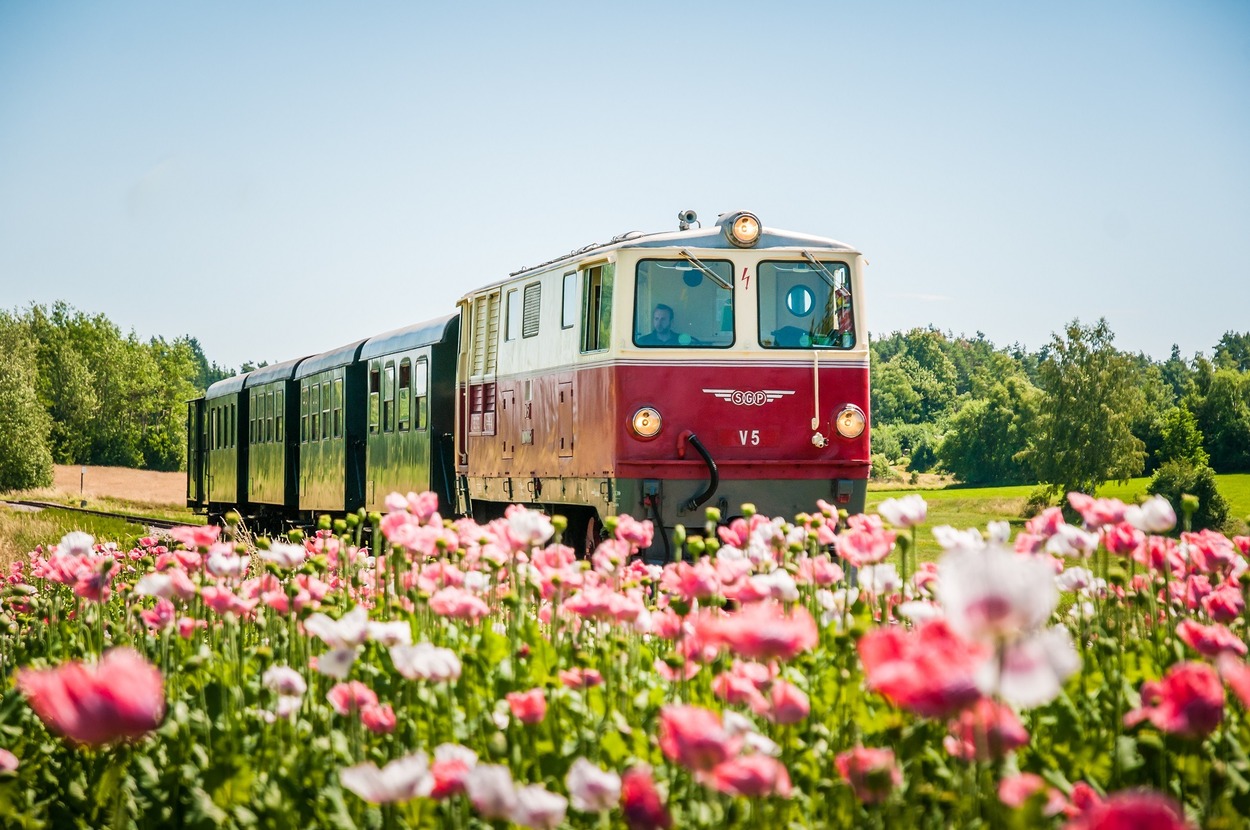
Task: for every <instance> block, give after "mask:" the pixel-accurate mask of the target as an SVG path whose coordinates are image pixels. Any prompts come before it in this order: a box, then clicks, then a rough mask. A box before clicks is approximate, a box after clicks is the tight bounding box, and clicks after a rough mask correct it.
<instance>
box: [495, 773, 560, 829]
mask: <svg viewBox="0 0 1250 830" xmlns="http://www.w3.org/2000/svg"><path fill="white" fill-rule="evenodd" d="M515 796H516V804H515V806H514V808H513V811H512V815H511V816H509V818H510V819H511V820H512V822H513V823H514V824H518V825H520V826H521V827H533V828H535V829H536V830H554V828H555V827H557V826H558V825H560V824H562V823H563V822H564V816H565V813H567V812H568V809H569V800H568V799H567V798H565V797H564V796H562V795H560V794H559V793H553V792H551V790H548V789H547V788H546V787H544V786H543V785H542V784H529V785H527V786H524V787H517V788H516V790H515Z"/></svg>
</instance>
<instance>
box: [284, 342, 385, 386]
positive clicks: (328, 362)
mask: <svg viewBox="0 0 1250 830" xmlns="http://www.w3.org/2000/svg"><path fill="white" fill-rule="evenodd" d="M366 342H368V341H367V340H357V341H356V342H355V343H348V344H347V345H346V346H339V347H338V348H337V349H331V350H330V351H328V352H322V353H321V354H317V355H313V356H312V357H306V358H304V361H303V362H302V363H300V365H299V368H298V369H296V370H295V377H296V378H306V377H308V376H309V375H315V374H317V373H318V372H324V371H325V370H326V369H337V368H338V367H340V366H346V365H347V364H349V363H355V362H356V360H357V359H358V358H359V357H360V347H361V346H363V345H365V343H366Z"/></svg>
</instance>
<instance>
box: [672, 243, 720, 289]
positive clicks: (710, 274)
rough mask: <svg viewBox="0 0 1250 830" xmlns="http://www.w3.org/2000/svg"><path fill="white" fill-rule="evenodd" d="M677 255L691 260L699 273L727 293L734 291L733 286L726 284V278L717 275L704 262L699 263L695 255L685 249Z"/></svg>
mask: <svg viewBox="0 0 1250 830" xmlns="http://www.w3.org/2000/svg"><path fill="white" fill-rule="evenodd" d="M677 255H678V256H683V257H685V258H686V259H688V260H690V264H691V265H693V266H694V267H695V268H698V269H699V271H700V272H702V274H703V276H705V277H709V278H711V280H712V282H714V283H716V284H717V285H719V286H720V287H721V288H723V289H725V290H726V291H732V290H733V286H731V285H730V284H729V283H727V282H725V278H724V277H722V276H721V275H720V274H717V273H716V272H715V271H713V270H712V269H711V268H708V267H707V266H706V265H704V264H703V263H702V262H699V260H698V259H696V258H695V256H694V254H692V253H690V252H689V251H687V250H686V249H685V248H682V249H681V250H680V251H678V252H677Z"/></svg>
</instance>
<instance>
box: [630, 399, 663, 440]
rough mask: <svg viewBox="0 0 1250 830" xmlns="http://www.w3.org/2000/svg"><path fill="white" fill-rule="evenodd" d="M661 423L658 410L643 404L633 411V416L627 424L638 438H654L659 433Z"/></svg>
mask: <svg viewBox="0 0 1250 830" xmlns="http://www.w3.org/2000/svg"><path fill="white" fill-rule="evenodd" d="M662 423H663V421H662V419H661V418H660V413H659V412H658V411H656V410H655V409H652V408H651V407H649V406H644V407H643V408H642V409H639V410H638V411H637V412H635V413H634V417H633V419H632V420H630V422H629V425H630V427H631V428H632V429H633V430H634V434H635V435H637V436H638V437H639V438H654V437H655V436H657V435H659V434H660V425H661V424H662Z"/></svg>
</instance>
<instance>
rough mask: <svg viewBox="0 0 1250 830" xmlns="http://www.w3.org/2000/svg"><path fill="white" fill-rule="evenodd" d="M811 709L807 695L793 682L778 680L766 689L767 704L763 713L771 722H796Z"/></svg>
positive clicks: (804, 716)
mask: <svg viewBox="0 0 1250 830" xmlns="http://www.w3.org/2000/svg"><path fill="white" fill-rule="evenodd" d="M811 710H812V705H811V702H810V701H809V700H808V698H807V695H806V694H805V693H804V692H803V690H802V689H800V688H799V687H798V686H795V685H794V684H793V683H787V682H786V681H784V680H778V681H776V682H774V683H773V685H772V688H771V689H769V691H768V706H767V707H766V711H764V712H763V715H764V716H765V717H766V718H768V719H769V720H770V721H772V722H773V723H780V724H788V723H798V722H799V721H801V720H803V719H804V718H806V717H807V715H808V713H810V712H811Z"/></svg>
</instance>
